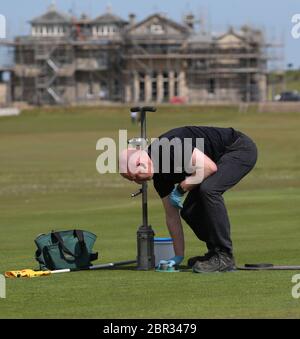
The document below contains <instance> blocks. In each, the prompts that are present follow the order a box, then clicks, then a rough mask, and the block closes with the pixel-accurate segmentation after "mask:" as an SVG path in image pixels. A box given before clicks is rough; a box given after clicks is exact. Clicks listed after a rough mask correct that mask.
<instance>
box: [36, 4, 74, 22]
mask: <svg viewBox="0 0 300 339" xmlns="http://www.w3.org/2000/svg"><path fill="white" fill-rule="evenodd" d="M30 22H31V24H62V23H70V22H71V16H70V15H68V14H65V13H62V12H59V11H58V10H57V9H56V7H55V6H54V5H51V6H50V7H49V8H48V10H47V12H46V13H45V14H43V15H41V16H39V17H37V18H35V19H33V20H31V21H30Z"/></svg>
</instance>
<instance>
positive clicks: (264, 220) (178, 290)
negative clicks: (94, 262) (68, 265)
mask: <svg viewBox="0 0 300 339" xmlns="http://www.w3.org/2000/svg"><path fill="white" fill-rule="evenodd" d="M193 124H195V125H210V126H224V127H225V126H226V127H230V126H232V127H235V128H237V129H239V130H241V131H243V132H245V133H247V134H248V135H249V136H251V137H252V138H253V139H254V140H255V141H256V142H257V145H258V148H259V162H258V164H257V166H256V168H255V170H254V171H253V172H252V173H251V174H250V175H249V176H248V177H247V178H245V179H244V180H243V181H242V182H241V183H240V184H239V185H238V186H237V187H236V188H235V189H233V190H231V191H230V192H227V193H226V194H225V199H226V202H227V206H228V209H229V213H230V218H231V221H232V237H233V241H234V245H235V256H236V260H237V262H238V264H239V265H243V264H245V263H257V262H271V263H274V264H278V265H280V264H285V265H300V208H299V206H300V164H299V159H300V148H299V144H300V133H299V131H300V114H297V113H289V114H279V113H272V114H270V113H268V114H262V113H256V112H255V110H254V109H251V110H250V111H249V112H248V113H239V112H238V109H236V108H234V107H227V108H226V107H224V108H213V107H210V108H199V107H174V108H172V107H161V108H160V109H159V111H158V113H155V114H151V115H149V119H148V125H149V135H150V136H151V137H156V136H158V135H159V134H160V133H162V132H164V131H166V130H168V129H171V128H173V127H177V126H183V125H193ZM119 129H128V130H129V137H133V136H137V135H138V134H139V132H138V128H137V126H133V125H131V123H130V118H129V113H128V109H127V108H113V107H110V108H82V109H81V108H70V109H53V110H51V109H48V110H46V109H44V110H43V109H41V110H33V111H27V112H24V113H23V114H22V115H21V116H19V117H11V118H1V119H0V164H1V166H0V227H1V236H0V272H2V273H4V272H5V271H7V270H15V269H24V268H36V267H37V265H36V262H35V260H34V251H35V246H34V242H33V241H34V239H35V237H36V236H37V235H38V234H40V233H46V232H49V231H51V230H53V229H55V230H65V229H74V228H81V229H86V230H89V231H92V232H94V233H96V234H97V235H98V240H97V243H96V245H95V250H98V251H99V252H100V255H101V259H100V261H99V262H100V263H106V262H111V261H120V260H132V259H135V257H136V230H137V228H138V226H139V225H140V223H141V208H140V198H136V199H134V200H132V199H131V198H130V194H131V193H132V192H134V191H135V190H136V189H137V186H136V185H135V184H132V183H129V182H126V181H124V180H123V179H122V178H121V177H119V175H99V174H98V173H97V171H96V159H97V157H98V155H99V152H97V151H96V142H97V140H98V139H99V138H101V137H112V138H117V136H118V130H119ZM149 209H150V211H149V213H150V221H151V224H152V226H153V228H154V230H155V232H156V234H157V235H158V236H167V235H168V232H167V229H166V226H165V220H164V213H163V209H162V206H161V202H160V200H159V198H158V196H157V195H156V193H155V192H154V189H153V187H152V185H151V187H150V192H149ZM184 228H185V234H186V248H187V249H186V260H187V258H188V257H190V256H194V255H200V254H203V253H204V252H205V246H204V244H202V243H200V242H199V241H198V240H197V239H196V237H195V236H194V235H193V233H192V232H191V231H190V229H189V227H188V226H187V225H184ZM185 263H186V261H185ZM296 273H300V272H241V271H240V272H236V273H226V274H210V275H198V274H193V273H191V272H190V271H189V272H181V273H174V274H162V273H156V272H138V271H135V270H134V269H133V268H132V269H130V268H129V269H125V268H122V269H118V270H104V271H95V272H80V273H71V274H63V275H57V276H51V277H44V278H36V279H28V280H27V279H22V280H7V298H6V299H0V318H267V317H275V318H300V299H298V300H297V299H293V297H292V293H291V291H292V287H293V283H292V276H293V275H294V274H296Z"/></svg>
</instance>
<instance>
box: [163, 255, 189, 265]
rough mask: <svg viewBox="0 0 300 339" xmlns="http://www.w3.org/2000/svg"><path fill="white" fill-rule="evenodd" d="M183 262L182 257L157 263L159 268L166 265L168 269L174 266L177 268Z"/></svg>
mask: <svg viewBox="0 0 300 339" xmlns="http://www.w3.org/2000/svg"><path fill="white" fill-rule="evenodd" d="M183 260H184V257H182V256H179V255H177V256H175V257H173V258H171V259H169V260H161V261H160V262H159V266H160V265H168V266H169V267H174V266H179V265H180V264H181V263H182V262H183Z"/></svg>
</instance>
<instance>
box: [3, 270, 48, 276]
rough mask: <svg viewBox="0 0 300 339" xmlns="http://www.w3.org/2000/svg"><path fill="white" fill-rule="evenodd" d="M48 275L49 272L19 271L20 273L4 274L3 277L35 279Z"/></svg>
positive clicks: (10, 272)
mask: <svg viewBox="0 0 300 339" xmlns="http://www.w3.org/2000/svg"><path fill="white" fill-rule="evenodd" d="M50 274H51V271H33V270H21V271H9V272H5V277H6V278H37V277H45V276H48V275H50Z"/></svg>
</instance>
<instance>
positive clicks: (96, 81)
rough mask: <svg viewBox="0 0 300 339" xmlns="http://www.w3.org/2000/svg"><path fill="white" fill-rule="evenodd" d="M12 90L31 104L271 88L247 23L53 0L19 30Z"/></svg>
mask: <svg viewBox="0 0 300 339" xmlns="http://www.w3.org/2000/svg"><path fill="white" fill-rule="evenodd" d="M14 46H15V67H14V76H13V80H12V86H13V98H14V100H16V101H26V102H28V103H32V104H70V103H83V102H101V101H102V102H125V103H131V102H132V103H134V102H135V103H137V102H145V103H151V102H154V103H162V102H186V103H198V102H207V101H212V102H225V101H226V102H240V101H245V102H251V101H264V100H265V99H266V93H267V58H266V55H265V48H266V43H265V40H264V36H263V34H262V32H261V31H258V30H255V29H253V28H251V27H247V26H244V27H242V28H241V29H240V30H234V29H233V28H230V29H229V30H228V31H227V32H226V33H224V34H222V35H214V34H212V33H210V32H207V31H205V30H203V29H202V30H199V29H196V20H195V17H194V16H193V15H192V14H191V15H187V16H186V17H185V19H184V22H183V23H178V22H175V21H173V20H171V19H169V18H167V17H166V16H164V15H162V14H153V15H151V16H149V17H147V18H146V19H144V20H143V21H139V22H138V21H137V20H136V17H135V15H134V14H130V15H129V18H128V20H124V19H122V18H120V17H118V16H116V15H114V14H112V13H111V12H107V13H105V14H103V15H101V16H99V17H97V18H95V19H92V18H89V17H88V16H86V15H82V16H81V17H80V18H75V17H71V16H69V15H66V14H64V13H61V12H60V11H58V10H57V9H56V8H55V7H54V6H51V7H50V8H49V9H48V11H47V12H46V13H45V14H43V15H42V16H40V17H38V18H35V19H33V20H32V21H31V34H30V35H28V36H23V37H17V38H16V39H15V42H14Z"/></svg>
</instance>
